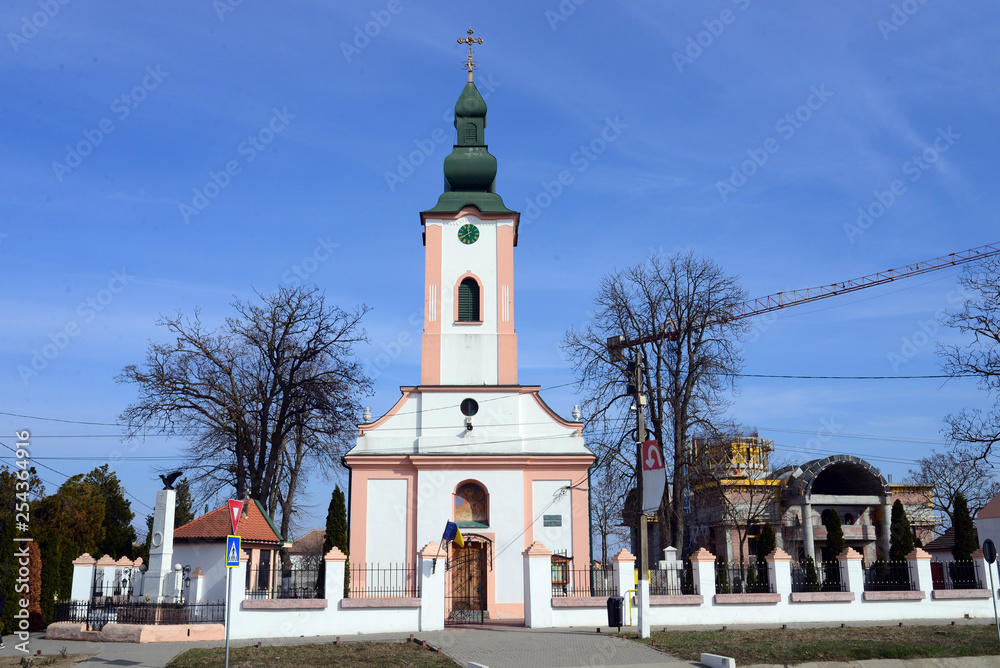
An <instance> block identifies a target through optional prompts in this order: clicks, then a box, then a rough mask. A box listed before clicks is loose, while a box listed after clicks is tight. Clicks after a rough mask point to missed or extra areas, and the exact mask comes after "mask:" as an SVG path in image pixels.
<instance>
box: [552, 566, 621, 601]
mask: <svg viewBox="0 0 1000 668" xmlns="http://www.w3.org/2000/svg"><path fill="white" fill-rule="evenodd" d="M552 595H553V596H600V597H608V596H618V588H617V587H615V578H614V575H613V573H612V571H611V570H610V569H601V568H585V569H580V570H569V569H555V568H553V569H552Z"/></svg>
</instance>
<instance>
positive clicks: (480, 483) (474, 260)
mask: <svg viewBox="0 0 1000 668" xmlns="http://www.w3.org/2000/svg"><path fill="white" fill-rule="evenodd" d="M470 33H471V31H470ZM460 41H464V42H466V43H469V46H470V49H469V50H470V53H469V58H468V63H467V65H466V68H467V69H468V70H469V77H468V83H466V84H465V88H464V89H463V90H462V93H461V95H460V96H459V98H458V102H457V103H456V104H455V130H456V134H457V137H456V142H455V146H454V149H453V150H452V152H451V154H450V155H448V156H447V157H446V158H445V160H444V176H445V187H444V192H443V193H442V194H441V195H440V197H439V198H438V201H437V204H436V205H435V206H434V207H432V208H430V209H427V210H426V211H422V212H421V213H420V223H421V225H422V227H423V235H422V237H423V246H424V258H425V270H424V288H423V289H424V329H423V337H422V346H421V371H420V382H419V384H416V385H412V386H406V387H402V388H400V389H401V391H402V396H401V397H400V399H399V400H398V401H397V402H396V404H395V405H394V406H393V407H392V408H391V409H390V410H389V411H388V412H387V413H386V414H385V415H383V416H382V417H380V418H378V419H376V420H374V421H370V422H368V423H366V424H361V425H358V428H359V435H358V439H357V444H356V445H355V447H353V448H352V449H351V450H350V452H349V453H348V454H347V455H346V456H345V462H346V464H347V466H348V467H349V468H350V471H351V487H350V489H351V499H350V533H351V535H350V551H351V552H350V560H351V563H352V564H362V563H369V564H373V563H381V564H386V563H390V562H395V563H400V562H410V563H412V562H414V561H415V559H416V555H417V552H418V551H419V550H420V549H421V548H422V547H423V546H425V545H426V544H427V543H429V542H431V541H434V542H440V541H441V540H442V533H443V530H444V528H445V524H446V523H447V522H448V521H453V522H455V523H457V525H458V527H459V529H460V531H461V533H462V535H463V537H464V542H465V544H464V546H458V545H451V546H449V548H448V549H449V553H448V558H447V559H446V560H443V561H445V562H446V563H442V564H440V565H439V566H438V567H445V568H446V569H447V573H446V580H445V582H446V584H445V587H446V591H445V597H446V598H445V618H446V620H449V619H452V620H454V619H459V618H465V619H469V618H472V619H479V620H481V619H483V618H486V619H502V618H520V617H523V616H524V586H523V579H524V566H523V557H522V552H524V550H525V549H526V548H528V547H529V546H530V545H532V543H534V542H536V541H537V542H539V543H541V544H542V545H544V546H545V547H546V548H548V550H550V551H552V552H553V553H554V554H555V555H557V558H562V557H565V559H563V561H566V560H568V561H569V563H570V564H571V565H572V567H573V568H580V569H583V568H587V567H588V564H589V558H590V549H589V537H590V522H589V512H588V489H589V488H588V469H589V468H590V467H591V466H592V465H593V463H594V461H595V457H594V455H593V454H592V453H591V452H590V451H589V450H588V449H587V447H586V446H585V445H584V439H583V437H582V435H581V429H582V427H583V424H582V423H581V422H579V421H577V420H578V419H579V414H578V413H577V414H575V415H574V419H573V420H567V419H565V418H563V417H561V416H559V415H558V414H557V413H556V412H555V411H553V410H552V409H551V408H549V407H548V406H547V405H546V404H545V402H544V401H543V400H542V398H541V396H540V395H539V391H540V389H541V388H540V387H539V386H535V385H521V384H519V382H518V370H517V334H516V331H515V328H514V249H515V247H516V246H517V244H518V223H519V218H520V214H519V213H518V212H516V211H511V210H510V209H508V208H507V207H506V206H505V205H504V202H503V200H502V199H501V197H500V195H499V194H497V192H496V175H497V160H496V158H495V157H493V156H492V155H490V153H489V151H488V150H487V145H486V136H485V132H486V103H485V101H484V100H483V97H482V96H481V95H480V93H479V91H478V90H477V88H476V85H475V83H473V76H472V74H473V69H474V67H475V64H474V62H473V60H472V54H471V43H470V42H471V41H475V42H477V43H478V42H480V41H481V40H472V39H471V37H470V38H469V39H468V40H460ZM413 236H414V238H415V239H416V238H417V236H416V234H414V235H413ZM400 278H401V279H403V280H409V279H412V278H415V277H410V276H400Z"/></svg>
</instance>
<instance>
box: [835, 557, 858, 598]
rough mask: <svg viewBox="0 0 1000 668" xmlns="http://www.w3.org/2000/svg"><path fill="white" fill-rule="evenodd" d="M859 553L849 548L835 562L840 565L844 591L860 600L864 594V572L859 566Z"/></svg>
mask: <svg viewBox="0 0 1000 668" xmlns="http://www.w3.org/2000/svg"><path fill="white" fill-rule="evenodd" d="M861 559H862V557H861V553H860V552H858V551H857V550H855V549H854V548H853V547H849V548H847V549H845V550H844V551H843V552H841V553H840V554H839V555H837V561H839V562H840V563H841V565H842V568H841V575H843V576H844V591H850V592H854V593H855V594H857V597H856V598H857V599H858V600H860V599H861V597H862V596H863V595H864V592H865V571H864V568H862V566H861Z"/></svg>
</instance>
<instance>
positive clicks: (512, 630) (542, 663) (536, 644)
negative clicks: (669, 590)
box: [0, 620, 1000, 668]
mask: <svg viewBox="0 0 1000 668" xmlns="http://www.w3.org/2000/svg"><path fill="white" fill-rule="evenodd" d="M909 623H910V622H908V624H909ZM937 623H940V621H938V622H937ZM958 623H959V624H962V625H964V624H984V623H990V624H992V623H993V620H959V621H958ZM851 625H852V626H854V625H861V624H857V623H852V624H851ZM762 626H774V625H754V624H745V625H744V624H740V625H734V626H731V627H730V628H732V629H734V630H735V629H737V628H761V627H762ZM798 626H809V627H813V626H816V625H815V624H801V625H800V624H789V627H798ZM831 626H832V624H831ZM864 626H877V624H864ZM686 628H690V627H686ZM705 628H718V627H716V626H713V627H705ZM601 631H602V632H603V633H595V631H594V629H593V628H592V627H591V628H558V629H528V628H522V627H509V626H489V625H486V626H481V627H476V626H469V627H459V628H449V629H446V630H444V631H429V632H414V634H413V635H414V636H415V637H416V638H417V639H419V640H423V641H425V642H428V643H430V644H431V645H432V646H433V647H435V648H438V649H440V650H441V651H443V652H444V653H445V654H446V655H448V656H449V657H451V658H452V659H454V660H455V661H457V662H458V663H459V664H461V665H462V666H466V665H467V664H468V662H469V661H474V662H476V663H478V664H481V665H485V666H489V668H576V667H581V668H582V667H584V666H630V667H631V668H651V667H652V666H661V667H662V666H664V665H670V666H671V668H683V667H684V666H699V665H700V664H697V663H692V662H686V661H681V660H679V659H675V658H673V657H672V656H670V655H668V654H664V653H661V652H658V651H656V650H655V649H652V648H651V647H648V646H647V645H644V644H641V643H637V642H633V641H629V640H622V639H620V638H618V637H616V636H614V635H609V632H610V631H611V630H609V629H608V628H607V627H603V628H602V629H601ZM622 631H629V632H633V633H634V632H635V629H634V628H626V627H622ZM409 635H410V634H409V633H382V634H366V635H350V636H347V635H345V636H341V637H340V641H341V642H357V641H388V642H404V641H405V640H407V639H408V638H409ZM43 636H44V632H39V633H32V634H31V640H30V641H29V642H30V644H29V647H30V654H31V655H32V656H34V655H35V652H36V651H37V650H41V651H42V655H43V656H52V655H58V654H59V652H60V650H61V649H62V648H66V651H67V652H68V653H70V654H96V655H97V656H95V657H93V658H92V659H90V660H89V661H86V662H84V663H83V664H81V665H85V666H94V668H98V667H99V666H107V665H110V666H130V667H133V668H164V667H165V666H166V665H167V663H169V662H170V660H171V659H173V658H174V657H175V656H177V655H178V654H181V653H182V652H184V651H186V650H188V649H193V648H201V647H223V646H225V643H224V642H223V641H210V642H204V641H202V642H173V643H143V644H138V643H92V642H78V641H65V640H46V639H45V638H44V637H43ZM335 639H336V636H320V637H309V638H267V639H263V640H262V643H263V644H264V645H303V644H322V643H330V642H334V640H335ZM6 640H7V648H6V649H4V650H0V656H24V654H23V653H21V652H18V651H17V650H16V649H15V648H14V644H15V642H16V640H15V638H14V637H12V636H7V637H6ZM256 643H257V640H233V641H230V646H231V647H245V646H247V645H254V644H256ZM848 666H849V667H850V668H862V667H864V668H1000V656H993V657H965V658H955V659H916V660H912V661H899V660H875V661H858V662H854V663H851V664H826V663H813V664H805V665H803V666H801V667H799V668H847V667H848ZM740 668H779V667H777V666H759V667H758V666H754V667H740Z"/></svg>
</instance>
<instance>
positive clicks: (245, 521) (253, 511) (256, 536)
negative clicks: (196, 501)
mask: <svg viewBox="0 0 1000 668" xmlns="http://www.w3.org/2000/svg"><path fill="white" fill-rule="evenodd" d="M243 512H244V515H243V518H242V519H240V524H239V532H240V536H242V537H243V542H244V543H271V544H279V545H281V544H284V542H285V541H284V540H282V538H281V536H280V535H279V534H278V532H277V531H276V530H275V528H274V526H273V525H272V524H271V522H270V520H269V519H268V517H267V514H266V513H265V512H264V509H263V508H262V507H261V505H260V504H259V503H257V502H256V501H254V502H253V503H249V504H247V505H246V506H245V508H244V511H243ZM232 529H233V525H232V522H231V521H230V520H229V504H228V503H227V504H226V505H224V506H221V507H219V508H216V509H215V510H213V511H212V512H210V513H208V514H207V515H202V516H201V517H199V518H198V519H196V520H192V521H190V522H188V523H187V524H185V525H184V526H181V527H177V528H176V529H174V540H175V541H180V542H189V541H190V542H194V541H206V540H211V541H214V540H217V541H219V542H225V540H226V536H228V535H230V534H231V533H232Z"/></svg>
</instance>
